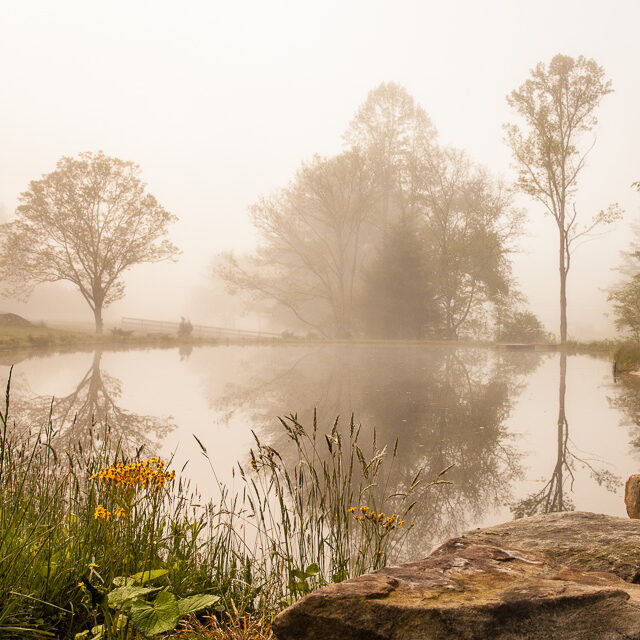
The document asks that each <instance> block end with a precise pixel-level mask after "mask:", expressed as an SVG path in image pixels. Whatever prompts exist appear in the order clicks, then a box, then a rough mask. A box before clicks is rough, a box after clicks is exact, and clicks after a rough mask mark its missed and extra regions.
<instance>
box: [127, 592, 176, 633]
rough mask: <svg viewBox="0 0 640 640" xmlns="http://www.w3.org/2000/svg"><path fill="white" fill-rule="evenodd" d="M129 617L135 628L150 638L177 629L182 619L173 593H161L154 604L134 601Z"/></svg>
mask: <svg viewBox="0 0 640 640" xmlns="http://www.w3.org/2000/svg"><path fill="white" fill-rule="evenodd" d="M129 617H130V618H131V621H132V622H133V625H134V627H135V628H136V629H137V630H138V631H140V632H141V633H143V634H144V635H145V636H147V638H150V637H151V636H153V635H155V634H156V633H164V632H165V631H171V630H172V629H175V627H176V624H177V623H178V620H179V618H180V610H179V609H178V601H177V600H176V597H175V596H174V595H173V594H172V593H169V592H168V591H161V592H160V593H159V594H158V597H157V598H156V599H155V600H154V601H153V602H152V603H149V602H145V601H144V600H134V602H132V603H131V609H130V610H129Z"/></svg>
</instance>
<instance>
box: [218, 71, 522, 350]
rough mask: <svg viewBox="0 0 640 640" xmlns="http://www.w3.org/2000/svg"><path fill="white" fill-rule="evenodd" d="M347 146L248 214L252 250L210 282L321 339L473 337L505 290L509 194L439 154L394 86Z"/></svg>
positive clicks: (361, 118) (358, 122)
mask: <svg viewBox="0 0 640 640" xmlns="http://www.w3.org/2000/svg"><path fill="white" fill-rule="evenodd" d="M344 140H345V145H346V147H347V149H346V150H345V151H344V152H343V153H341V154H339V155H337V156H335V157H331V158H321V157H319V156H316V157H315V158H314V159H313V160H312V161H311V162H310V163H304V164H303V165H302V167H301V169H300V170H299V171H298V173H297V174H296V175H295V177H294V178H293V180H292V182H291V183H290V185H289V186H287V187H286V188H284V189H281V190H279V191H278V192H276V193H275V194H273V195H272V196H268V197H263V198H260V199H259V200H258V202H257V203H256V204H254V205H253V206H252V207H251V218H252V222H253V225H254V227H255V228H256V230H257V231H258V234H259V238H260V244H259V247H258V249H257V250H256V251H255V252H253V253H252V254H251V255H249V256H246V257H244V258H243V257H240V258H238V257H235V256H231V255H229V256H227V261H226V265H225V266H223V267H222V268H221V269H219V270H218V273H221V274H222V276H223V278H224V279H225V280H226V282H227V283H228V284H229V286H230V287H231V289H232V290H234V291H237V290H244V291H250V292H253V294H254V296H257V297H258V298H261V299H263V300H271V301H273V302H275V303H276V304H277V305H279V306H280V307H281V308H286V309H288V310H289V312H290V313H291V315H292V319H293V320H294V322H297V323H298V325H299V326H307V327H311V328H312V329H313V330H314V331H317V332H319V333H321V334H322V335H325V336H338V337H346V336H350V335H375V336H376V337H412V338H420V337H426V336H433V337H436V336H437V337H447V338H452V339H456V338H458V337H459V336H460V335H462V334H464V333H467V334H468V333H471V332H473V331H475V330H476V329H477V327H479V326H481V325H482V321H480V322H478V321H479V320H486V319H487V318H488V317H489V315H490V314H489V313H488V312H489V308H488V307H490V306H491V305H492V304H493V303H494V302H495V300H496V299H497V298H498V297H502V298H504V297H505V296H507V295H508V293H509V291H510V289H511V285H512V278H511V265H510V261H509V252H510V242H511V240H512V239H513V237H514V235H515V233H516V231H517V228H518V219H519V216H518V213H517V212H516V211H515V210H514V209H513V207H512V204H511V199H510V197H509V195H508V193H507V191H506V189H505V188H504V187H503V186H502V185H501V184H500V183H499V182H498V181H496V180H494V179H493V178H492V177H491V176H490V175H489V173H488V172H487V171H486V170H484V169H482V168H481V167H479V166H477V165H476V164H474V163H473V162H472V161H471V160H470V159H469V158H467V156H466V155H465V154H464V152H462V151H459V150H456V149H447V148H442V147H439V146H438V145H437V143H436V131H435V128H434V126H433V124H432V122H431V120H430V118H429V116H428V115H427V113H426V111H425V110H424V109H423V108H422V107H421V106H420V105H418V104H416V102H415V101H414V99H413V98H412V97H411V96H410V95H409V93H408V92H407V90H406V89H404V88H403V87H401V86H399V85H397V84H393V83H384V84H382V85H380V86H379V87H377V88H375V89H374V90H372V91H371V92H370V93H369V95H368V96H367V98H366V100H365V101H364V103H363V104H362V105H361V106H360V108H359V109H358V110H357V112H356V115H355V117H354V118H353V120H352V122H351V123H350V125H349V127H348V129H347V132H346V133H345V135H344Z"/></svg>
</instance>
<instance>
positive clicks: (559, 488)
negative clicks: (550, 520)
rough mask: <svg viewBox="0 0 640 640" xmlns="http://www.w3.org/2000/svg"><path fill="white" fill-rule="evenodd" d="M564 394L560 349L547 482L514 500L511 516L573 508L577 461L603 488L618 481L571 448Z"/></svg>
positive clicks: (563, 361)
mask: <svg viewBox="0 0 640 640" xmlns="http://www.w3.org/2000/svg"><path fill="white" fill-rule="evenodd" d="M566 394H567V354H566V352H564V351H563V352H561V353H560V379H559V384H558V430H557V440H556V443H555V447H556V460H555V465H554V467H553V471H552V473H551V477H550V478H549V480H548V481H547V483H546V484H545V485H544V486H543V487H542V489H540V490H539V491H537V492H535V493H532V494H531V495H529V496H527V497H526V498H523V499H522V500H519V501H518V502H515V503H513V504H512V505H511V511H512V513H513V515H514V517H515V518H522V517H525V516H533V515H537V514H542V513H552V512H554V511H573V509H574V505H573V501H572V500H571V496H570V492H571V491H572V490H573V485H574V481H575V468H576V464H581V465H582V466H583V467H585V468H586V469H587V470H588V471H589V472H590V474H591V477H592V478H593V479H594V480H595V481H596V482H597V483H598V484H599V485H602V486H604V487H605V488H606V489H607V490H609V491H611V492H615V491H616V489H617V488H618V487H619V485H620V478H618V477H617V476H615V475H614V474H613V473H611V472H610V471H608V470H606V469H599V468H597V467H595V466H594V465H593V464H592V463H591V462H590V461H589V460H587V459H585V458H582V457H578V456H577V455H576V454H575V453H574V451H572V450H571V448H570V445H571V444H572V442H571V439H570V438H569V421H568V420H567V414H566V409H565V399H566Z"/></svg>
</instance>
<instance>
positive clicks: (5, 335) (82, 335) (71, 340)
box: [0, 325, 219, 351]
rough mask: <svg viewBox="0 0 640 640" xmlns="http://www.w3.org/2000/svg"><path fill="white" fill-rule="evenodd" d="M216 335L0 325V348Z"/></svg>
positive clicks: (158, 342)
mask: <svg viewBox="0 0 640 640" xmlns="http://www.w3.org/2000/svg"><path fill="white" fill-rule="evenodd" d="M218 342H219V340H218V339H216V338H199V337H194V336H180V335H178V334H177V333H175V334H170V333H133V332H130V331H121V330H118V329H114V330H112V331H110V332H109V333H102V334H95V333H90V332H88V331H77V330H69V329H53V328H50V327H47V326H44V325H29V326H0V351H9V350H19V349H61V350H62V349H70V348H83V347H90V348H94V347H105V348H108V347H113V348H119V347H127V348H135V347H146V346H149V347H153V346H180V345H193V346H195V345H204V344H217V343H218Z"/></svg>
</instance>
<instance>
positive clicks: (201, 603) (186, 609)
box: [178, 593, 220, 616]
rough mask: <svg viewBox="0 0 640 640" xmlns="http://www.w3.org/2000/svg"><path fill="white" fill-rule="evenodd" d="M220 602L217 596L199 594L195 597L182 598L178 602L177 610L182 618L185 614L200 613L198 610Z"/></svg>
mask: <svg viewBox="0 0 640 640" xmlns="http://www.w3.org/2000/svg"><path fill="white" fill-rule="evenodd" d="M218 600H220V597H219V596H212V595H208V594H206V593H200V594H198V595H196V596H189V597H188V598H182V600H178V610H179V611H180V615H181V616H184V615H186V614H187V613H193V612H194V611H200V609H206V608H207V607H210V606H211V605H212V604H215V603H216V602H218Z"/></svg>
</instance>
